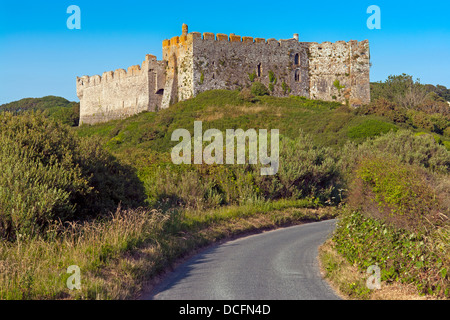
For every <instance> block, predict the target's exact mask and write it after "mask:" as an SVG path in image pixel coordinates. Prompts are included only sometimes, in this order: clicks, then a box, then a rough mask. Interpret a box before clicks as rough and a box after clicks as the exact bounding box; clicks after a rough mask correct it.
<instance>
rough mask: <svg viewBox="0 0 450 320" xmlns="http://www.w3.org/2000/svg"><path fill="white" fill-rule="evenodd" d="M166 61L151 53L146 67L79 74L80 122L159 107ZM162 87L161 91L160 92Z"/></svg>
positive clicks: (127, 115) (136, 66)
mask: <svg viewBox="0 0 450 320" xmlns="http://www.w3.org/2000/svg"><path fill="white" fill-rule="evenodd" d="M164 70H165V63H163V61H157V60H156V57H154V56H151V55H147V56H146V59H145V61H144V62H143V63H142V67H141V66H139V65H135V66H131V67H129V68H128V70H127V71H125V70H124V69H117V70H115V71H114V72H113V71H108V72H104V73H103V75H102V76H99V75H95V76H91V77H89V76H83V77H81V78H78V77H77V95H78V97H79V98H80V124H94V123H98V122H105V121H109V120H112V119H120V118H126V117H129V116H132V115H134V114H137V113H140V112H142V111H156V110H157V109H158V108H159V107H160V105H161V100H162V89H163V88H164V83H165V78H164ZM158 91H159V92H158Z"/></svg>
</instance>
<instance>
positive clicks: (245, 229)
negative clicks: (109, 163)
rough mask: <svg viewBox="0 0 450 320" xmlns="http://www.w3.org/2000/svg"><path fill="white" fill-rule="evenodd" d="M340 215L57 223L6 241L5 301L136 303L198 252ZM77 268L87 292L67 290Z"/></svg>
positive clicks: (279, 212)
mask: <svg viewBox="0 0 450 320" xmlns="http://www.w3.org/2000/svg"><path fill="white" fill-rule="evenodd" d="M289 206H291V207H289ZM297 206H299V205H298V204H297ZM334 215H335V212H334V210H332V209H330V210H327V209H317V210H316V209H307V208H300V207H295V204H292V203H291V204H290V203H288V202H278V203H277V202H275V203H270V204H264V205H251V206H250V205H249V206H241V207H231V208H228V209H226V208H220V210H211V211H208V212H206V213H205V212H194V211H193V212H186V213H184V215H179V214H178V215H177V214H162V213H160V212H157V211H149V210H129V211H126V210H118V211H117V212H116V213H115V214H113V215H112V217H111V218H110V219H105V220H103V221H95V222H89V223H84V224H70V225H61V224H55V226H54V229H53V231H51V232H49V238H50V239H47V240H43V239H38V238H36V239H28V240H19V241H17V242H15V243H9V242H0V299H114V300H115V299H133V298H136V297H138V295H139V293H140V292H142V290H143V289H145V288H146V287H147V285H148V283H151V282H152V280H153V279H156V277H157V275H158V274H160V273H161V272H163V271H164V270H165V269H167V268H169V267H170V266H171V265H172V264H173V263H174V262H176V261H177V259H180V258H183V257H184V256H186V255H187V254H189V253H190V252H193V251H195V250H197V249H198V248H201V247H203V246H206V245H208V244H211V243H214V242H216V241H220V240H224V239H229V238H233V237H236V236H238V235H243V234H248V233H253V232H260V231H262V230H267V229H273V228H277V227H280V226H284V225H293V224H298V223H303V222H307V221H317V220H321V219H328V218H332V217H334ZM71 265H77V266H79V267H80V270H81V290H69V289H68V288H67V286H66V281H67V279H68V277H69V276H70V274H67V273H66V270H67V267H69V266H71Z"/></svg>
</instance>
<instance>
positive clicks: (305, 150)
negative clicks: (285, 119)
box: [256, 132, 341, 203]
mask: <svg viewBox="0 0 450 320" xmlns="http://www.w3.org/2000/svg"><path fill="white" fill-rule="evenodd" d="M336 163H337V156H336V153H335V152H334V151H333V150H332V149H331V148H326V147H319V146H316V145H315V144H314V143H313V140H312V137H311V136H309V135H304V134H303V133H302V132H300V133H299V136H298V138H296V139H289V138H287V137H283V138H282V139H281V141H280V160H279V170H278V173H277V174H276V175H274V176H262V177H259V176H257V182H256V183H257V186H258V188H259V189H261V192H262V194H263V195H264V196H265V198H267V199H279V198H294V199H300V198H307V197H311V198H317V199H318V200H319V201H320V202H322V203H325V202H328V203H337V202H339V201H340V200H341V199H340V198H339V192H338V188H339V183H340V177H341V176H340V172H339V168H338V166H337V164H336Z"/></svg>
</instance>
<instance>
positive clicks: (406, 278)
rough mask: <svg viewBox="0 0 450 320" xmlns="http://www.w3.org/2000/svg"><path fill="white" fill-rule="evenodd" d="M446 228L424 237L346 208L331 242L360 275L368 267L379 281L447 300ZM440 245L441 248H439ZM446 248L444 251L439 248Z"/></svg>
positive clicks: (448, 290) (449, 264)
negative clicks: (377, 273)
mask: <svg viewBox="0 0 450 320" xmlns="http://www.w3.org/2000/svg"><path fill="white" fill-rule="evenodd" d="M448 230H449V229H448V228H439V229H437V230H436V232H433V233H432V234H430V235H428V236H425V235H423V234H420V233H418V232H410V231H406V230H401V229H398V228H394V227H392V226H389V225H387V224H385V223H383V222H382V221H379V220H376V219H372V218H368V217H366V216H364V215H363V214H362V213H361V212H359V211H352V210H349V209H348V208H346V209H345V210H344V212H343V214H341V216H340V219H339V221H338V225H337V228H336V230H335V232H334V235H333V241H334V243H335V245H336V248H337V250H338V252H339V253H340V254H342V255H343V256H344V257H345V258H346V259H347V260H348V261H349V262H350V264H352V265H356V266H357V267H358V268H359V270H360V271H361V272H364V273H366V271H367V268H368V267H369V266H371V265H377V266H378V267H379V268H380V271H381V280H382V281H386V282H387V283H390V282H394V281H400V282H402V283H408V284H412V285H414V286H415V287H416V288H417V290H418V291H419V292H420V293H422V294H434V295H437V296H438V297H446V298H448V297H450V281H449V273H448V270H449V268H450V261H449V256H448V246H447V245H446V244H445V245H444V246H442V243H441V242H440V240H441V239H443V238H444V237H445V239H446V240H447V241H448V239H449V238H448V236H449V234H450V233H448ZM438 245H440V247H439V246H438ZM443 247H444V248H446V250H447V251H444V250H442V249H440V248H443Z"/></svg>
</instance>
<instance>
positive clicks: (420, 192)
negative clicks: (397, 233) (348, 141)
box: [350, 157, 439, 229]
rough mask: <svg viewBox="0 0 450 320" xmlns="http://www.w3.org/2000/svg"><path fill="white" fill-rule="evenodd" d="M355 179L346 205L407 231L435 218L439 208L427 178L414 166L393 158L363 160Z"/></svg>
mask: <svg viewBox="0 0 450 320" xmlns="http://www.w3.org/2000/svg"><path fill="white" fill-rule="evenodd" d="M355 179H356V180H357V181H355V182H354V183H353V184H352V186H351V187H353V189H354V190H350V203H353V204H354V203H355V202H356V203H359V204H360V205H362V206H364V207H366V208H367V209H366V212H368V213H370V214H372V215H374V216H375V217H378V218H381V219H384V220H385V221H390V222H392V223H394V224H396V225H397V227H401V228H409V229H417V228H420V227H422V225H423V224H424V222H425V221H426V220H428V221H432V220H434V218H435V216H436V217H437V212H438V211H439V207H438V203H437V201H436V193H435V192H434V191H433V188H432V187H431V186H430V185H429V183H430V180H431V178H430V177H429V176H428V175H427V174H426V173H425V172H424V170H422V169H421V168H419V167H417V166H414V165H408V164H402V163H401V162H400V161H399V160H398V159H394V158H386V157H383V158H379V157H373V158H367V159H363V160H362V161H361V163H360V165H359V167H358V169H357V171H356V177H355ZM359 180H360V181H361V183H359ZM352 200H353V201H352ZM369 202H370V203H374V204H376V207H375V208H372V207H371V204H369Z"/></svg>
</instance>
